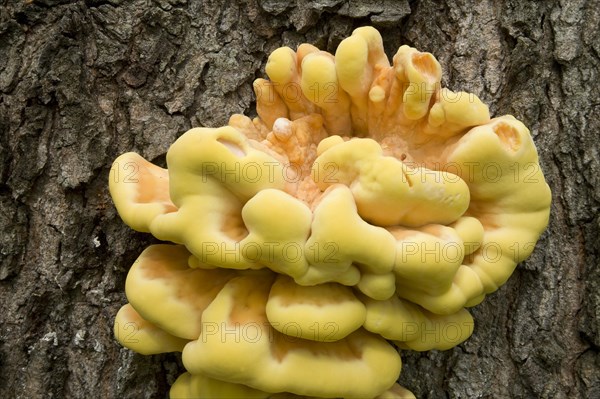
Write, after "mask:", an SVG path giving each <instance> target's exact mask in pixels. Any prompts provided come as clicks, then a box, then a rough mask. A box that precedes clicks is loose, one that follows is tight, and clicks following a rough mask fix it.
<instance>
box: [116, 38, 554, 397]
mask: <svg viewBox="0 0 600 399" xmlns="http://www.w3.org/2000/svg"><path fill="white" fill-rule="evenodd" d="M266 71H267V75H268V77H269V80H265V79H257V80H256V81H255V82H254V90H255V92H256V96H257V106H256V108H257V109H256V110H257V113H258V117H257V118H254V119H250V118H248V117H246V116H242V115H233V116H232V117H231V119H230V121H229V124H228V126H224V127H219V128H214V129H213V128H195V129H191V130H190V131H188V132H187V133H185V134H183V135H182V136H181V137H180V138H179V139H178V140H177V141H176V142H175V143H174V144H173V145H172V146H171V148H170V149H169V151H168V153H167V166H168V169H162V168H160V167H158V166H155V165H153V164H152V163H150V162H148V161H146V160H145V159H143V158H142V157H140V156H139V155H137V154H135V153H127V154H124V155H122V156H120V157H119V158H118V159H117V160H116V161H115V163H114V165H113V175H112V177H111V180H110V191H111V195H112V197H113V199H114V202H115V205H116V208H117V210H118V212H119V214H120V216H121V218H122V219H123V220H124V222H125V223H127V224H128V225H129V226H131V227H132V228H134V229H136V230H138V231H142V232H149V233H151V234H152V235H154V237H156V238H158V239H159V240H163V241H168V242H170V243H171V244H161V245H152V246H150V247H149V248H148V249H146V250H145V251H144V252H143V253H142V254H141V255H140V257H139V259H138V260H137V261H136V262H135V264H134V265H133V266H132V267H131V270H130V271H129V274H128V277H127V282H126V294H127V298H128V301H129V303H128V304H126V305H125V306H123V308H122V309H121V310H120V311H119V313H118V315H117V318H116V323H115V334H116V336H117V339H118V340H119V342H120V343H121V344H122V345H124V346H126V347H128V348H130V349H132V350H134V351H136V352H139V353H143V354H155V353H161V352H169V351H181V352H182V358H183V364H184V366H185V368H186V370H187V372H186V373H185V374H183V375H182V376H181V377H180V378H179V379H178V380H177V381H176V382H175V384H174V385H173V387H172V389H171V398H173V399H175V398H233V397H239V398H287V397H296V396H300V397H315V398H361V399H364V398H409V397H413V396H412V394H411V393H410V392H408V391H407V390H406V389H404V388H402V387H400V386H399V385H397V384H396V380H397V379H398V376H399V374H400V369H401V360H400V354H399V351H398V348H400V349H407V350H417V351H426V350H431V349H438V350H444V349H449V348H452V347H454V346H456V345H458V344H460V343H461V342H463V341H464V340H466V339H467V338H468V337H469V336H470V335H471V333H472V332H473V319H472V317H471V315H470V314H469V312H468V310H467V308H469V307H472V306H475V305H477V304H479V303H480V302H481V301H482V300H483V299H484V298H485V296H486V295H488V294H490V293H492V292H494V291H496V290H497V289H498V287H500V286H501V285H502V284H504V283H505V282H506V281H507V279H508V278H509V276H510V275H511V273H512V272H513V270H514V269H515V266H516V265H517V263H519V262H521V261H522V260H524V259H525V258H527V257H528V256H529V255H530V254H531V252H532V251H533V248H534V245H535V243H536V241H537V240H538V238H539V236H540V234H541V232H542V231H543V230H544V228H545V227H546V225H547V223H548V216H549V208H550V190H549V187H548V185H547V184H546V182H545V181H544V176H543V174H542V172H541V170H540V167H539V163H538V156H537V152H536V148H535V146H534V143H533V141H532V138H531V136H530V134H529V131H528V129H527V128H526V127H525V126H524V125H523V124H522V123H521V122H519V121H518V120H516V119H515V118H514V117H512V116H501V117H497V118H493V119H490V115H489V112H488V108H487V106H486V105H484V104H483V103H482V102H481V101H480V100H479V99H478V98H477V97H476V96H474V95H473V94H469V93H464V92H452V91H450V90H448V89H446V88H441V86H440V80H441V68H440V65H439V63H438V62H437V60H436V59H435V58H434V57H433V55H431V54H429V53H422V52H419V51H417V50H415V49H413V48H410V47H408V46H402V47H400V49H399V50H398V52H397V53H396V55H395V56H394V58H393V62H392V63H391V64H390V62H389V60H388V58H387V57H386V55H385V53H384V50H383V45H382V39H381V36H380V35H379V32H377V31H376V30H375V29H373V28H370V27H363V28H359V29H356V30H355V31H354V33H353V34H352V36H351V37H349V38H347V39H345V40H344V41H342V43H341V44H340V46H339V47H338V49H337V51H336V53H335V55H332V54H330V53H327V52H325V51H320V50H319V49H317V48H316V47H314V46H311V45H309V44H303V45H301V46H299V47H298V48H297V49H296V50H295V51H294V50H292V49H290V48H287V47H283V48H279V49H277V50H275V51H274V52H273V53H272V54H271V56H270V57H269V60H268V63H267V66H266ZM116 176H121V177H123V176H127V178H126V179H119V178H115V177H116Z"/></svg>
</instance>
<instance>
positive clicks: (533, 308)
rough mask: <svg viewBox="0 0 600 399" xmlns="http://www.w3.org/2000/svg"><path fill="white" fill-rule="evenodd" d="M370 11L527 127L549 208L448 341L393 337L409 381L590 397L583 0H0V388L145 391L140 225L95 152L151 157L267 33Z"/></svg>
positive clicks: (205, 113) (285, 34)
mask: <svg viewBox="0 0 600 399" xmlns="http://www.w3.org/2000/svg"><path fill="white" fill-rule="evenodd" d="M365 24H372V25H374V26H375V27H377V28H379V29H380V31H381V33H382V35H383V37H384V42H385V45H386V50H387V52H388V54H389V55H393V53H394V52H395V50H396V49H397V48H398V46H399V45H401V44H409V45H411V46H414V47H416V48H418V49H420V50H422V51H430V52H432V53H433V54H434V55H435V56H436V57H437V58H438V59H439V61H440V63H441V64H442V67H443V69H444V74H445V78H444V81H443V84H444V85H445V86H447V87H449V88H451V89H453V90H465V91H472V92H474V93H475V94H477V95H478V96H480V98H481V99H482V100H483V101H484V102H486V103H487V104H488V105H490V109H491V111H492V113H493V114H494V115H501V114H513V115H515V116H516V117H517V118H519V119H521V120H522V121H523V122H524V123H525V124H526V125H527V126H528V127H529V128H530V129H531V131H532V134H533V136H534V140H535V142H536V145H537V147H538V150H539V153H540V157H541V166H542V168H543V170H544V172H545V175H546V178H547V181H548V183H549V184H550V186H551V188H552V192H553V203H552V211H551V220H550V225H549V227H548V230H547V231H546V233H545V234H544V235H543V236H542V239H541V240H540V242H539V243H538V245H537V247H536V249H535V252H534V254H533V255H532V256H531V258H530V259H529V260H527V261H526V262H524V263H523V264H521V265H519V266H518V268H517V270H516V271H515V273H514V275H513V276H512V277H511V279H510V280H509V282H508V283H507V284H506V285H505V286H504V287H503V288H501V289H500V290H499V291H498V292H497V293H495V294H493V295H490V296H489V297H488V298H487V299H486V300H485V301H484V303H483V304H481V305H479V306H477V307H476V308H474V309H473V315H474V317H475V319H476V328H475V333H474V334H473V336H472V337H471V338H470V339H469V340H468V341H467V342H465V343H464V344H462V345H460V346H458V347H456V348H454V349H453V350H450V351H447V352H436V351H432V352H427V353H408V352H405V353H403V359H404V367H403V372H402V375H401V377H400V382H401V384H402V385H404V386H406V387H407V388H409V389H411V390H412V391H413V392H414V393H415V394H416V395H417V397H431V398H442V397H457V398H476V397H490V398H506V397H527V398H529V397H541V398H574V397H582V398H585V397H589V398H591V397H596V398H598V397H600V355H599V350H600V334H599V330H600V255H599V254H600V240H599V236H600V217H599V212H598V209H599V203H600V182H599V179H600V177H599V176H600V160H599V159H600V157H599V154H598V149H599V145H598V142H599V141H600V137H599V136H600V101H599V100H598V99H599V98H600V89H599V87H600V85H599V84H598V82H599V81H600V68H599V64H600V59H599V57H600V28H599V24H600V5H599V4H598V2H597V1H592V0H590V1H583V0H579V1H577V0H575V1H556V0H553V1H544V2H542V1H535V2H534V1H517V0H502V1H491V0H484V1H474V0H471V1H469V0H447V1H444V2H436V1H432V0H422V1H421V0H419V1H410V2H408V1H397V2H396V1H392V0H385V1H373V0H369V1H366V2H358V1H345V0H314V1H309V2H306V3H303V2H300V1H298V3H297V4H294V3H293V2H292V3H291V4H290V2H288V1H283V0H233V1H227V2H224V1H205V2H199V1H193V0H155V1H152V0H133V1H121V0H85V1H83V0H79V1H69V0H33V1H31V0H25V1H23V0H5V1H3V2H2V3H1V4H0V133H1V135H0V148H1V151H0V226H1V229H0V304H1V306H2V311H0V397H3V398H12V397H16V398H27V399H29V398H62V397H73V398H99V397H106V398H159V397H166V395H167V392H168V387H169V385H170V384H171V383H172V382H173V381H174V379H175V378H176V376H177V375H178V374H179V372H180V371H181V370H182V367H181V364H180V360H179V359H178V356H177V355H174V354H169V355H161V356H141V355H137V354H134V353H132V352H130V351H129V350H126V349H124V348H122V347H120V345H118V344H117V343H116V341H115V340H114V338H113V335H112V324H113V319H114V316H115V314H116V312H117V310H118V308H119V307H120V306H121V305H122V304H123V303H125V302H126V299H125V295H124V281H125V276H126V273H127V270H128V268H129V265H130V264H131V263H132V262H133V261H134V259H135V258H136V257H137V255H138V254H139V253H140V252H141V251H142V249H143V248H144V247H145V246H147V245H148V243H149V242H151V238H150V237H149V235H146V234H139V233H135V232H134V231H132V230H130V229H129V228H128V227H127V226H125V225H124V224H123V223H122V222H121V220H120V219H119V217H118V215H117V214H116V211H115V209H114V206H113V205H112V203H111V200H110V197H109V194H108V188H107V179H108V173H109V168H110V165H111V162H112V160H113V159H114V158H116V157H117V156H118V155H119V154H121V153H123V152H126V151H132V150H133V151H137V152H139V153H140V154H141V155H143V156H144V157H146V158H147V159H149V160H152V161H154V162H156V163H159V164H163V165H164V155H165V152H166V150H167V148H168V146H169V145H170V143H172V142H173V141H174V140H175V138H176V137H177V136H178V135H180V134H181V133H183V132H184V131H186V130H187V129H189V128H190V127H193V126H219V125H223V124H225V123H226V122H227V120H228V117H229V115H230V114H232V113H246V114H249V115H250V114H252V113H253V107H254V102H253V101H254V100H253V93H252V88H251V83H252V81H253V80H254V79H255V78H256V77H262V76H264V65H265V61H266V58H267V55H268V54H269V52H270V51H272V50H273V49H275V48H277V47H279V46H281V45H289V46H292V47H293V46H295V45H297V44H299V43H302V42H307V43H312V44H315V45H317V46H319V47H320V48H322V49H327V50H329V51H334V50H335V48H336V46H337V44H338V43H339V42H340V40H341V39H342V38H344V37H346V36H348V35H349V34H350V33H351V31H352V30H353V28H355V27H357V26H361V25H365Z"/></svg>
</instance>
